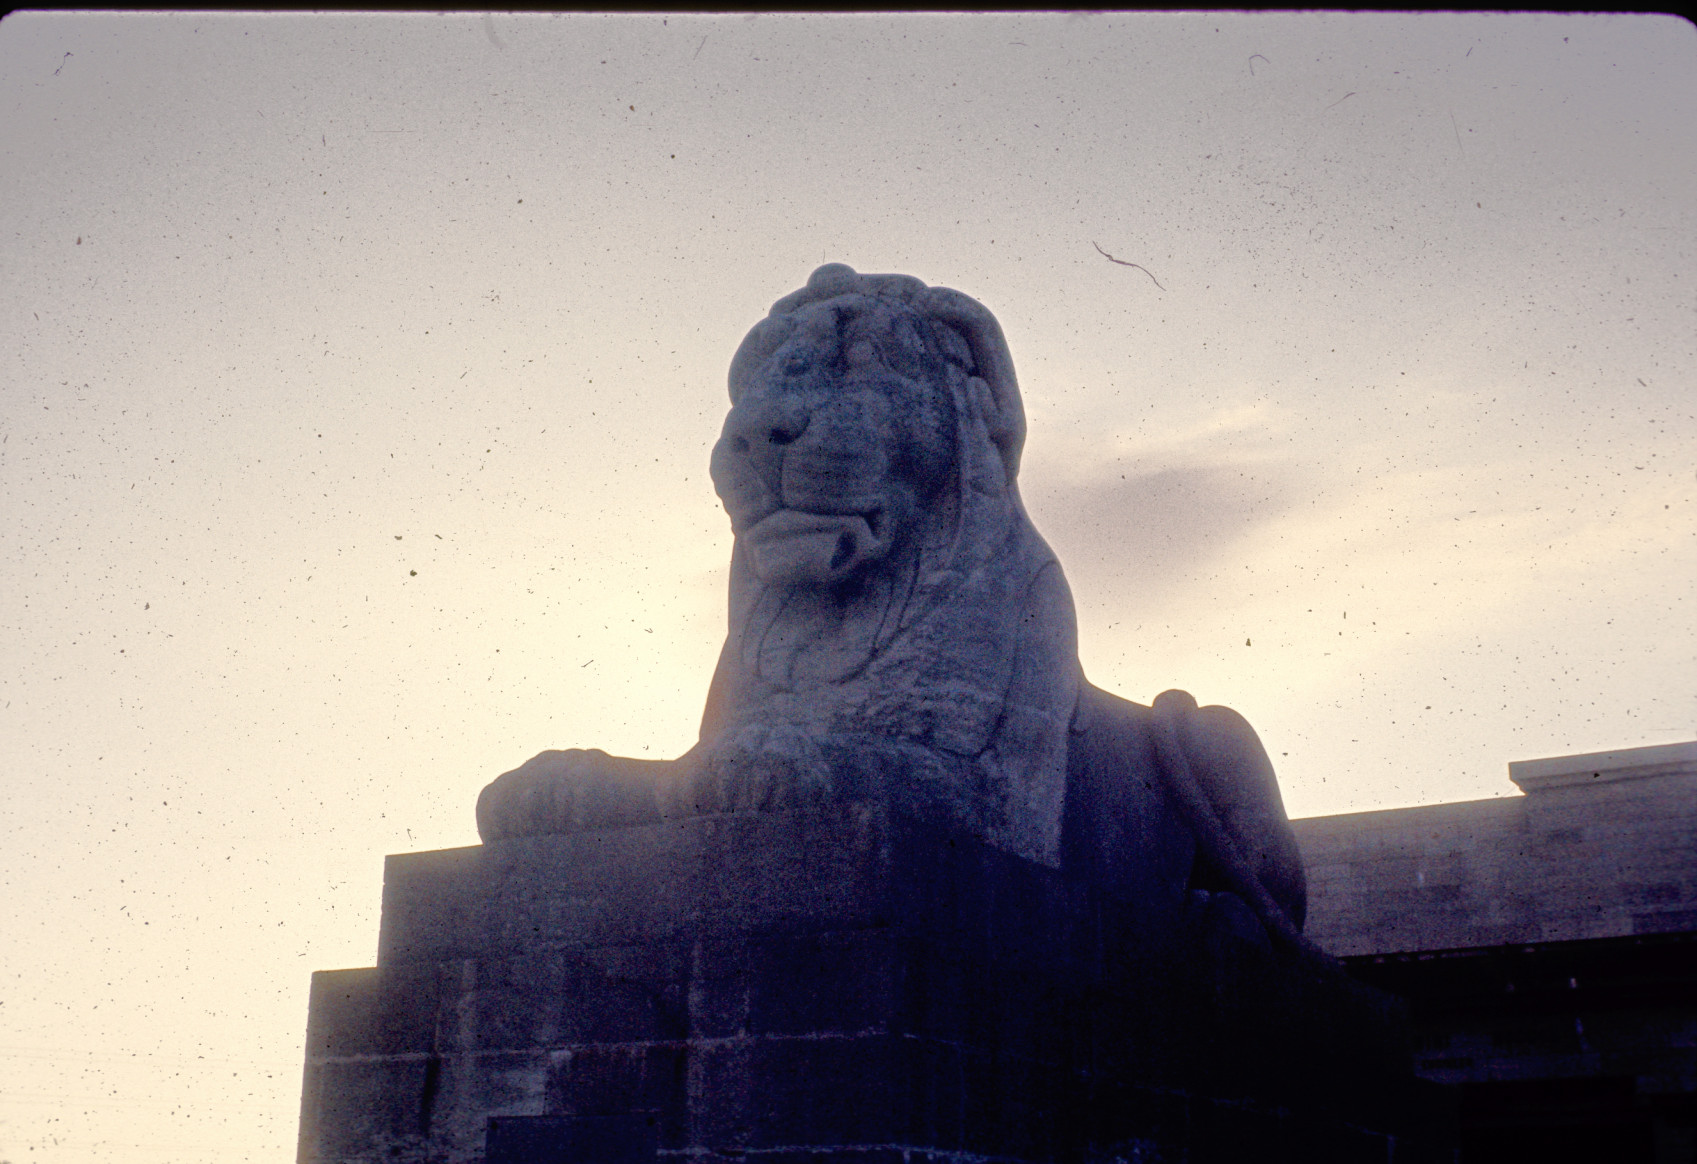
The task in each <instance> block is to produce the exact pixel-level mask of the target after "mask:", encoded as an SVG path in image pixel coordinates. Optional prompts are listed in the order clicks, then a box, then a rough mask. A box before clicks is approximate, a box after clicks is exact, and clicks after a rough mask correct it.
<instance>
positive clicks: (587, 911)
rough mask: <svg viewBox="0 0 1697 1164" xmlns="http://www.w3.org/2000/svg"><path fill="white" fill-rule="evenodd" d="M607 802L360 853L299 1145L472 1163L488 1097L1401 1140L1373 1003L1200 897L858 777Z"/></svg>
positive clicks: (928, 1148)
mask: <svg viewBox="0 0 1697 1164" xmlns="http://www.w3.org/2000/svg"><path fill="white" fill-rule="evenodd" d="M609 832H610V833H616V834H617V836H616V838H615V837H613V836H609V837H603V838H597V837H595V836H594V835H593V834H564V835H555V836H541V837H533V838H525V839H521V840H515V841H508V842H500V843H495V844H489V845H484V846H481V847H479V848H473V849H465V850H449V851H445V852H439V853H414V854H407V855H403V856H398V857H392V858H391V859H390V862H389V867H388V872H387V876H386V889H385V910H386V915H385V933H384V944H383V947H382V950H383V959H384V960H383V961H382V962H380V964H379V966H378V967H377V968H376V969H375V970H370V971H344V972H340V973H337V974H323V975H319V976H318V977H317V978H316V979H315V1005H314V1012H313V1027H312V1037H311V1052H310V1055H311V1057H310V1060H309V1077H310V1081H309V1088H308V1092H307V1096H306V1099H305V1108H304V1113H303V1114H304V1118H303V1123H302V1133H303V1134H302V1150H301V1158H302V1159H303V1160H308V1161H332V1160H336V1161H362V1162H363V1161H375V1160H378V1159H385V1160H397V1161H418V1162H422V1161H433V1162H434V1161H466V1162H469V1161H474V1160H479V1159H485V1153H488V1154H489V1155H488V1156H487V1159H489V1160H495V1159H499V1158H502V1157H499V1156H497V1155H496V1154H495V1153H496V1151H497V1148H498V1147H499V1145H497V1142H496V1140H495V1138H494V1133H493V1131H492V1129H494V1128H498V1127H506V1128H508V1131H507V1132H504V1133H502V1135H506V1136H509V1137H510V1138H511V1137H517V1139H512V1143H518V1142H520V1140H522V1139H523V1138H524V1137H527V1136H528V1137H531V1139H530V1140H525V1141H524V1142H536V1143H543V1142H552V1141H549V1140H548V1137H555V1138H556V1139H557V1141H558V1142H559V1143H561V1144H568V1143H576V1142H578V1138H580V1130H579V1128H578V1125H577V1124H576V1123H573V1122H572V1121H578V1120H601V1121H614V1120H615V1119H616V1118H618V1117H638V1116H640V1117H642V1121H643V1122H640V1123H636V1122H630V1120H629V1119H628V1118H627V1122H626V1123H624V1124H622V1125H618V1126H620V1127H624V1128H625V1129H626V1130H627V1132H629V1134H630V1135H632V1136H636V1137H637V1139H638V1140H640V1139H641V1135H645V1134H648V1133H647V1132H646V1131H644V1129H648V1130H651V1131H652V1136H653V1141H652V1143H653V1149H652V1150H653V1152H655V1153H658V1155H659V1156H660V1157H664V1158H667V1159H677V1160H683V1159H686V1158H725V1157H727V1156H728V1157H729V1158H737V1157H738V1156H739V1155H747V1156H748V1158H749V1159H760V1160H766V1159H774V1158H787V1157H786V1154H790V1153H794V1154H795V1155H796V1158H797V1159H801V1158H807V1154H808V1153H813V1154H814V1158H816V1159H827V1160H830V1159H839V1158H840V1159H845V1160H847V1159H859V1158H861V1156H860V1155H857V1154H867V1153H873V1154H875V1153H877V1152H884V1151H894V1150H900V1151H910V1152H914V1153H934V1154H935V1157H934V1158H936V1159H939V1160H945V1159H946V1160H956V1161H966V1160H969V1159H979V1160H981V1159H983V1158H985V1157H991V1158H995V1159H999V1160H1005V1161H1033V1162H1035V1161H1061V1160H1099V1161H1103V1162H1106V1161H1108V1160H1112V1159H1114V1158H1115V1156H1114V1154H1113V1153H1115V1152H1118V1151H1119V1150H1120V1149H1119V1148H1116V1147H1115V1145H1121V1146H1122V1147H1123V1146H1124V1145H1126V1144H1135V1143H1143V1144H1145V1145H1156V1146H1164V1147H1163V1149H1162V1150H1164V1151H1176V1150H1178V1148H1179V1147H1182V1145H1183V1144H1184V1143H1186V1142H1188V1141H1187V1140H1186V1139H1185V1137H1187V1136H1195V1137H1201V1138H1200V1139H1198V1140H1197V1143H1202V1142H1204V1141H1206V1142H1208V1143H1213V1142H1214V1139H1220V1138H1221V1137H1225V1138H1224V1139H1220V1154H1219V1155H1218V1156H1217V1157H1216V1158H1222V1159H1223V1158H1225V1155H1227V1154H1228V1152H1227V1149H1226V1147H1225V1145H1226V1144H1228V1143H1237V1142H1238V1141H1237V1140H1235V1139H1233V1138H1232V1137H1234V1136H1236V1135H1238V1133H1237V1132H1232V1133H1230V1135H1228V1134H1227V1129H1229V1128H1240V1130H1242V1129H1258V1130H1256V1131H1254V1134H1255V1135H1257V1136H1262V1137H1272V1138H1273V1139H1274V1140H1279V1139H1280V1138H1281V1137H1282V1138H1284V1139H1290V1138H1292V1137H1296V1138H1297V1139H1300V1140H1302V1142H1304V1143H1319V1142H1322V1140H1324V1138H1325V1137H1333V1138H1336V1137H1338V1136H1344V1135H1345V1134H1346V1133H1345V1132H1344V1131H1342V1130H1340V1129H1341V1128H1343V1127H1344V1126H1345V1125H1348V1126H1350V1127H1354V1128H1357V1129H1360V1128H1366V1129H1370V1130H1369V1131H1358V1132H1348V1133H1347V1134H1348V1135H1359V1136H1361V1137H1364V1139H1363V1143H1367V1142H1368V1141H1371V1143H1373V1144H1376V1145H1377V1149H1376V1150H1377V1151H1379V1152H1380V1155H1378V1156H1374V1155H1373V1154H1372V1153H1371V1152H1369V1151H1366V1150H1365V1149H1363V1150H1362V1151H1361V1152H1355V1150H1354V1149H1351V1151H1350V1152H1349V1153H1345V1154H1341V1155H1333V1156H1323V1157H1320V1156H1309V1157H1308V1158H1311V1159H1363V1160H1368V1159H1380V1160H1382V1159H1385V1158H1386V1157H1385V1156H1384V1154H1383V1153H1384V1152H1387V1151H1389V1145H1390V1144H1391V1142H1392V1140H1394V1139H1396V1137H1397V1133H1402V1134H1403V1138H1404V1139H1405V1140H1407V1141H1408V1142H1409V1143H1417V1142H1418V1140H1417V1137H1416V1138H1414V1139H1409V1136H1410V1135H1411V1133H1412V1131H1413V1129H1414V1128H1415V1126H1416V1125H1417V1124H1418V1122H1419V1121H1418V1119H1417V1118H1416V1116H1415V1115H1414V1114H1411V1113H1410V1111H1409V1110H1407V1109H1406V1106H1403V1107H1399V1106H1398V1105H1399V1104H1402V1105H1406V1103H1407V1097H1406V1096H1403V1095H1400V1094H1398V1093H1397V1091H1396V1088H1397V1087H1398V1086H1400V1083H1401V1077H1400V1076H1399V1074H1398V1063H1397V1061H1396V1060H1397V1054H1396V1046H1395V1038H1396V1029H1397V1017H1396V1015H1395V1013H1394V1011H1392V1010H1391V1009H1389V1008H1388V1007H1387V1005H1386V1003H1385V1002H1384V1000H1383V999H1382V998H1380V997H1377V996H1373V995H1371V994H1370V993H1369V992H1366V991H1362V990H1360V989H1359V988H1355V987H1353V986H1352V984H1351V983H1350V982H1349V981H1348V979H1347V978H1345V977H1344V976H1343V975H1342V974H1341V973H1340V972H1339V971H1337V970H1336V969H1333V968H1330V967H1327V966H1325V965H1324V964H1318V963H1308V962H1296V961H1295V959H1293V957H1292V956H1291V955H1290V954H1289V953H1288V952H1285V951H1282V950H1281V949H1280V948H1279V947H1276V946H1275V945H1274V944H1273V943H1272V942H1270V941H1269V939H1268V938H1267V937H1266V935H1265V933H1264V932H1263V931H1262V930H1261V929H1260V927H1259V925H1258V924H1257V922H1256V920H1255V919H1254V917H1253V915H1251V914H1249V913H1248V911H1247V909H1246V908H1245V907H1244V906H1242V904H1241V903H1236V902H1235V899H1232V898H1231V897H1230V895H1225V894H1214V895H1206V894H1200V893H1198V894H1193V895H1191V896H1190V897H1188V898H1187V905H1186V906H1185V907H1183V908H1181V909H1178V910H1175V911H1173V912H1172V913H1171V914H1170V915H1169V916H1168V917H1167V918H1166V922H1165V924H1164V925H1163V926H1162V927H1161V928H1159V929H1150V928H1149V925H1148V922H1149V914H1148V912H1147V910H1146V908H1145V903H1142V902H1139V901H1135V900H1130V899H1126V898H1122V897H1120V896H1118V895H1117V894H1115V893H1110V892H1108V891H1106V890H1104V888H1103V887H1102V884H1101V883H1100V881H1099V880H1097V879H1095V878H1093V877H1090V876H1087V875H1083V874H1076V873H1069V872H1067V871H1066V870H1065V869H1064V868H1063V869H1061V870H1056V869H1052V868H1049V867H1047V866H1044V865H1040V864H1037V863H1035V862H1031V861H1028V860H1026V859H1023V858H1020V857H1017V856H1015V855H1013V854H1010V853H1007V852H1005V851H1003V850H1001V849H998V848H996V847H994V846H991V845H990V844H988V843H987V842H985V841H983V840H982V839H980V838H977V837H973V836H972V835H970V834H967V833H964V832H960V831H958V830H949V829H946V828H943V827H940V826H937V825H935V824H928V823H926V822H922V821H915V820H913V819H912V818H911V817H908V816H905V815H903V814H902V813H900V812H896V811H892V810H889V809H888V808H886V807H879V806H871V805H853V804H850V805H828V806H823V807H820V808H817V809H813V810H809V811H806V812H799V811H798V812H792V813H764V814H745V815H722V816H717V817H697V818H692V819H688V820H682V821H670V822H659V823H656V824H651V825H643V826H634V827H630V828H626V829H622V830H609ZM597 840H600V841H601V842H602V843H599V844H597V843H593V842H595V841H597ZM615 841H616V843H615ZM645 854H646V859H645V856H644V855H645ZM632 869H648V870H650V871H651V873H650V875H649V876H646V877H645V876H640V875H636V874H632V873H631V872H630V870H632ZM722 874H723V875H722ZM660 879H664V880H665V881H666V882H667V887H666V890H665V892H664V893H659V892H656V885H655V881H657V880H660ZM752 884H758V885H759V886H761V887H762V888H761V890H760V891H759V892H747V891H746V890H747V887H748V886H750V885H752ZM826 886H829V887H831V888H830V889H829V890H828V891H826ZM432 901H438V902H441V903H442V904H443V907H444V908H443V909H442V910H441V911H440V913H435V914H433V912H432V910H431V908H430V902H432ZM1225 903H1233V904H1230V905H1227V904H1225ZM613 917H628V918H629V919H630V920H629V921H628V923H625V924H620V925H615V926H608V925H605V924H603V922H604V920H605V919H608V918H613ZM394 918H406V919H408V920H407V921H406V923H405V925H400V924H392V921H393V919H394ZM585 918H588V919H591V921H590V923H589V924H585V922H584V919H585ZM397 995H399V996H402V997H399V998H397V997H396V996H397ZM424 1032H429V1036H428V1040H427V1041H421V1040H424ZM383 1064H388V1065H390V1067H392V1068H393V1070H387V1071H386V1070H385V1069H384V1068H383ZM1163 1097H1164V1098H1163ZM1293 1111H1294V1112H1300V1113H1303V1114H1302V1115H1301V1117H1300V1119H1298V1117H1296V1116H1294V1115H1291V1114H1289V1113H1291V1112H1293ZM1281 1112H1283V1113H1285V1114H1280V1113H1281ZM1175 1113H1178V1114H1175ZM521 1117H522V1119H526V1120H536V1121H540V1122H537V1123H533V1124H524V1123H511V1122H509V1123H501V1122H499V1121H513V1120H518V1119H520V1118H521ZM650 1118H651V1119H652V1121H653V1122H652V1123H648V1122H646V1121H647V1120H648V1119H650ZM491 1120H495V1121H498V1122H497V1123H495V1124H491V1122H490V1121H491ZM1197 1120H1200V1121H1201V1123H1200V1125H1197V1126H1192V1124H1193V1123H1194V1122H1195V1121H1197ZM1187 1121H1189V1122H1187ZM1293 1121H1294V1122H1293ZM1304 1121H1306V1122H1304ZM1181 1125H1182V1126H1181ZM614 1126H615V1125H614V1124H613V1123H604V1124H597V1125H595V1128H594V1129H591V1130H592V1131H594V1134H595V1135H598V1136H603V1141H602V1142H605V1137H606V1136H611V1135H613V1134H614V1132H613V1131H610V1130H609V1129H613V1128H614ZM585 1127H587V1125H585ZM525 1129H528V1130H525ZM596 1129H598V1130H596ZM639 1133H641V1134H640V1135H639ZM619 1134H624V1133H619ZM1242 1134H1244V1135H1248V1134H1250V1133H1249V1131H1243V1133H1242ZM581 1135H582V1136H588V1135H590V1130H585V1131H582V1132H581ZM1175 1137H1176V1138H1175ZM1208 1137H1213V1139H1209V1138H1208ZM1303 1137H1307V1139H1302V1138H1303ZM1315 1137H1320V1139H1315ZM622 1142H624V1141H621V1143H622ZM1325 1142H1328V1143H1329V1142H1330V1141H1329V1140H1325ZM1239 1146H1241V1145H1239ZM563 1150H564V1149H562V1151H563ZM607 1150H608V1151H614V1150H615V1149H614V1148H608V1149H607ZM617 1150H618V1151H624V1150H625V1149H624V1148H617ZM630 1150H632V1151H639V1150H641V1149H640V1145H639V1146H638V1148H633V1149H630ZM1127 1150H1128V1151H1129V1149H1127ZM1150 1150H1153V1149H1152V1148H1151V1149H1150ZM499 1151H500V1152H502V1153H507V1152H509V1148H506V1147H499ZM510 1151H511V1152H517V1151H518V1149H517V1148H512V1149H510ZM536 1158H538V1159H571V1158H572V1157H569V1156H556V1157H549V1156H540V1157H536ZM613 1158H618V1157H616V1156H615V1157H613ZM647 1158H651V1159H652V1158H655V1157H654V1156H649V1157H647ZM866 1158H874V1157H873V1156H867V1157H866ZM1126 1158H1134V1157H1129V1156H1128V1157H1126ZM1147 1158H1160V1157H1158V1156H1156V1157H1147ZM1192 1158H1206V1157H1205V1156H1204V1157H1192ZM1268 1158H1276V1157H1268Z"/></svg>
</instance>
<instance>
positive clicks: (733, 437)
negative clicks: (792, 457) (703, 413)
mask: <svg viewBox="0 0 1697 1164" xmlns="http://www.w3.org/2000/svg"><path fill="white" fill-rule="evenodd" d="M807 421H808V415H807V412H806V411H805V410H803V409H802V408H800V407H798V406H796V405H794V404H790V403H787V402H785V401H782V400H774V399H771V398H770V397H767V398H763V399H758V400H748V401H743V402H741V403H739V404H737V406H736V407H734V408H732V409H731V412H730V415H729V416H727V417H726V418H725V439H726V440H728V441H729V442H730V443H731V445H732V447H733V448H735V449H736V451H737V452H739V453H742V454H744V455H745V456H748V457H752V458H754V459H755V460H756V461H759V460H761V459H763V458H765V457H768V456H771V457H777V458H782V456H783V451H782V450H783V447H784V446H785V445H787V444H791V443H793V442H794V441H795V440H796V439H797V438H799V437H800V436H801V434H802V433H804V432H806V431H807Z"/></svg>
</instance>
